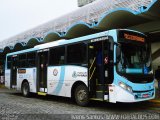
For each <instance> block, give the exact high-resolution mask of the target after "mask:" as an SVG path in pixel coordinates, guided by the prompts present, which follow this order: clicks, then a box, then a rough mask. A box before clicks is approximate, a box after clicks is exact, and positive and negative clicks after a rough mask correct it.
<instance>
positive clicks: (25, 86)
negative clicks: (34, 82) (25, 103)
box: [22, 82, 30, 97]
mask: <svg viewBox="0 0 160 120" xmlns="http://www.w3.org/2000/svg"><path fill="white" fill-rule="evenodd" d="M22 94H23V96H24V97H29V95H30V87H29V83H28V82H24V83H23V84H22Z"/></svg>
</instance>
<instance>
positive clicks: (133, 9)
mask: <svg viewBox="0 0 160 120" xmlns="http://www.w3.org/2000/svg"><path fill="white" fill-rule="evenodd" d="M159 8H160V0H141V1H139V0H134V1H133V0H112V2H111V0H98V1H95V2H93V3H91V4H89V5H86V6H84V7H82V8H80V9H78V10H76V11H74V12H72V13H70V14H69V15H65V16H62V17H60V18H57V19H56V20H53V21H50V22H48V23H46V24H44V25H42V26H39V27H37V28H35V29H32V30H29V31H27V32H25V33H22V34H20V35H18V36H15V37H12V38H10V39H7V40H5V41H3V42H1V43H0V44H1V48H2V50H3V53H8V52H11V51H17V50H22V49H26V48H31V47H33V46H35V45H37V44H42V43H46V42H50V41H55V40H59V39H71V38H75V37H80V36H83V35H88V34H92V33H96V32H100V31H105V30H110V29H119V28H128V29H133V30H137V31H140V32H144V33H148V34H149V35H152V39H151V40H152V41H156V40H157V39H158V37H160V10H159ZM86 11H88V12H86Z"/></svg>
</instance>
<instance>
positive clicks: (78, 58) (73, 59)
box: [67, 43, 87, 64]
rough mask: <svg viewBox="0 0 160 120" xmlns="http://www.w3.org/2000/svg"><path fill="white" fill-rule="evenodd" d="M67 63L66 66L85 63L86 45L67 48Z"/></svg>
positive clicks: (80, 44)
mask: <svg viewBox="0 0 160 120" xmlns="http://www.w3.org/2000/svg"><path fill="white" fill-rule="evenodd" d="M67 63H68V64H72V63H73V64H84V63H87V45H86V44H85V43H78V44H74V45H69V46H68V47H67Z"/></svg>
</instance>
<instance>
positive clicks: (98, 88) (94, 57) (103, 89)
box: [88, 41, 109, 100]
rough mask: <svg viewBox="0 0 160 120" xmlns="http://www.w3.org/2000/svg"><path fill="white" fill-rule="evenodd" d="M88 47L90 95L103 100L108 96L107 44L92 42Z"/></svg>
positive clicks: (105, 42)
mask: <svg viewBox="0 0 160 120" xmlns="http://www.w3.org/2000/svg"><path fill="white" fill-rule="evenodd" d="M88 47H89V48H88V49H89V51H88V53H89V56H88V57H89V59H88V60H89V61H88V63H89V70H88V71H89V90H90V95H91V97H92V98H98V99H103V100H104V95H107V94H108V84H107V83H108V82H107V81H108V79H109V74H108V71H109V65H108V63H109V62H108V61H109V54H108V53H109V42H108V41H98V42H93V43H90V44H89V46H88Z"/></svg>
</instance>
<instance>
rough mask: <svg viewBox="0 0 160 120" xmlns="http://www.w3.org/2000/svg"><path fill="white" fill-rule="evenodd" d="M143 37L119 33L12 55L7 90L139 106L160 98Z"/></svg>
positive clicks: (130, 32)
mask: <svg viewBox="0 0 160 120" xmlns="http://www.w3.org/2000/svg"><path fill="white" fill-rule="evenodd" d="M147 39H148V38H147V36H146V35H145V34H143V33H140V32H137V31H133V30H128V29H114V30H109V31H104V32H100V33H95V34H91V35H87V36H82V37H78V38H74V39H69V40H65V39H62V40H58V41H53V42H49V43H44V44H40V45H37V46H35V47H33V48H30V49H26V50H21V51H17V52H12V53H8V54H7V55H6V62H5V86H6V87H7V88H9V89H11V88H13V89H16V90H19V91H21V92H22V94H23V96H25V97H29V95H30V94H31V93H36V94H38V95H44V96H46V95H54V96H63V97H70V98H73V99H74V100H75V101H76V103H77V104H78V105H80V106H86V105H87V104H88V103H89V101H90V100H98V101H108V102H111V103H117V102H125V103H131V102H139V101H146V100H150V99H153V98H154V97H155V88H154V77H153V70H152V65H151V45H150V43H149V42H148V40H147Z"/></svg>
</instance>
